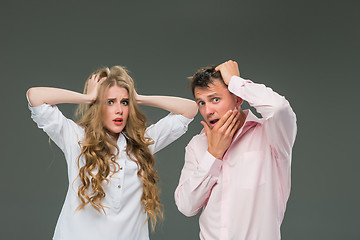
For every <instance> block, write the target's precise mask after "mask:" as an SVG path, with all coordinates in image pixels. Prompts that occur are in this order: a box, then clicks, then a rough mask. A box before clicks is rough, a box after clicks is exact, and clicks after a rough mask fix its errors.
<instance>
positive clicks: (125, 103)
mask: <svg viewBox="0 0 360 240" xmlns="http://www.w3.org/2000/svg"><path fill="white" fill-rule="evenodd" d="M121 104H123V105H125V106H127V105H129V101H128V100H126V101H122V102H121Z"/></svg>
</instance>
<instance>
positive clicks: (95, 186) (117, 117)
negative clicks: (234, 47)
mask: <svg viewBox="0 0 360 240" xmlns="http://www.w3.org/2000/svg"><path fill="white" fill-rule="evenodd" d="M191 88H192V92H193V95H194V97H195V102H194V101H191V100H188V99H183V98H178V97H167V96H143V95H139V94H137V92H136V91H135V88H134V82H133V80H132V78H131V77H130V76H129V75H128V73H127V71H126V69H125V68H123V67H119V66H114V67H112V68H110V69H109V68H102V69H99V70H97V71H95V72H94V73H92V74H91V75H90V77H89V78H88V79H87V81H86V83H85V88H84V93H83V94H81V93H76V92H72V91H68V90H63V89H57V88H44V87H34V88H30V89H29V90H28V92H27V98H28V101H29V108H30V110H31V117H32V119H33V120H34V121H35V122H36V123H37V125H38V127H39V128H42V129H43V130H44V131H45V132H46V133H47V134H48V135H49V136H50V138H51V139H52V140H53V141H54V142H55V143H56V144H57V145H58V146H59V148H60V149H61V150H62V151H63V152H64V154H65V158H66V161H67V166H68V179H69V187H68V192H67V195H66V199H65V202H64V205H63V208H62V211H61V214H60V216H59V219H58V222H57V225H56V229H55V233H54V237H53V239H66V240H69V239H76V240H79V239H87V240H89V239H114V240H120V239H124V240H138V239H140V240H142V239H144V240H145V239H149V233H148V220H149V219H150V223H151V227H152V229H154V228H155V225H156V222H157V220H159V219H160V220H161V219H162V216H163V215H162V214H163V211H162V204H161V202H160V198H159V189H158V187H157V185H156V184H157V183H158V177H157V172H156V170H155V169H154V156H153V154H154V153H156V152H157V151H159V150H161V149H162V148H164V147H166V146H167V145H168V144H170V143H171V142H173V141H175V140H176V139H177V138H179V137H180V136H181V135H183V134H184V133H185V132H186V130H187V126H188V124H189V123H190V122H191V120H192V119H193V118H194V117H195V115H196V114H197V111H198V109H199V111H200V113H201V115H202V116H203V118H204V121H202V122H201V123H202V125H203V126H204V129H203V131H202V132H201V133H200V134H199V135H196V136H194V137H193V139H192V140H191V141H190V143H189V144H188V146H187V147H186V153H185V164H184V168H183V170H182V173H181V177H180V181H179V185H178V187H177V189H176V191H175V201H176V204H177V206H178V208H179V210H180V211H181V212H182V213H183V214H185V215H186V216H193V215H195V214H197V213H198V212H199V211H200V210H201V209H202V213H201V216H200V220H199V221H200V238H201V239H206V240H209V239H243V240H245V239H248V240H250V239H264V240H273V239H280V225H281V222H282V219H283V216H284V212H285V208H286V202H287V199H288V197H289V193H290V166H291V150H292V146H293V144H294V140H295V136H296V117H295V114H294V112H293V111H292V109H291V107H290V105H289V103H288V101H287V100H286V99H285V98H284V97H282V96H280V95H278V94H277V93H275V92H273V91H272V90H271V89H270V88H267V87H265V86H264V85H260V84H255V83H253V82H251V81H249V80H244V79H242V78H240V74H239V69H238V65H237V63H236V62H234V61H227V62H225V63H223V64H220V65H219V66H216V67H206V68H202V69H200V70H198V71H197V72H196V73H195V74H194V75H193V77H192V78H191ZM243 100H245V101H247V102H248V103H249V104H250V105H251V106H253V107H254V108H255V109H256V110H257V111H258V112H259V113H260V114H261V115H262V118H261V119H258V118H257V117H256V116H255V115H254V114H252V112H251V111H249V110H244V111H243V110H242V109H241V104H242V102H243ZM60 103H74V104H79V107H78V113H79V115H80V120H79V121H78V122H76V123H75V122H73V121H72V120H70V119H68V118H66V117H64V116H63V115H62V113H61V112H60V111H59V109H58V108H57V107H56V104H60ZM138 105H147V106H153V107H158V108H162V109H165V110H167V111H169V112H170V114H169V115H167V116H166V117H164V118H163V119H161V120H160V121H158V122H157V123H156V124H153V125H151V126H149V127H146V125H145V124H146V117H145V116H144V114H142V113H141V111H140V110H139V107H138Z"/></svg>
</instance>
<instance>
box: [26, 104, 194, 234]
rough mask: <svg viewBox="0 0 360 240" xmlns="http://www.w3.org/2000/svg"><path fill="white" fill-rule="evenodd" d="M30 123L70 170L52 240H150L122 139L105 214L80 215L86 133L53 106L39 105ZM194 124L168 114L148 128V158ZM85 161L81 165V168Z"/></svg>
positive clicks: (133, 168) (137, 183)
mask: <svg viewBox="0 0 360 240" xmlns="http://www.w3.org/2000/svg"><path fill="white" fill-rule="evenodd" d="M29 109H30V110H31V118H32V119H33V120H34V121H35V122H36V123H37V125H38V127H39V128H41V129H43V130H44V131H45V132H46V133H47V134H48V135H49V137H50V138H51V139H52V140H53V141H54V142H55V143H56V145H57V146H59V148H60V149H61V150H62V151H63V152H64V155H65V158H66V162H67V166H68V180H69V187H68V191H67V194H66V199H65V202H64V205H63V208H62V210H61V213H60V216H59V219H58V222H57V225H56V228H55V233H54V236H53V239H56V240H60V239H61V240H72V239H74V240H81V239H84V240H85V239H86V240H91V239H96V240H99V239H106V240H120V239H123V240H143V239H144V240H146V239H149V233H148V222H147V220H146V219H147V214H146V213H145V211H144V209H143V207H142V205H141V202H140V199H141V196H142V181H141V179H140V178H139V177H138V176H137V170H138V167H137V165H136V163H135V162H134V161H132V160H131V159H130V158H129V157H128V156H127V154H126V152H125V148H126V139H125V137H124V136H123V135H122V134H120V136H119V139H118V141H117V144H118V146H119V150H120V154H119V157H118V159H117V160H116V161H117V162H118V163H119V166H120V171H118V172H117V173H116V174H114V175H113V176H112V177H111V178H109V180H110V181H109V183H108V184H106V183H104V185H103V186H104V191H105V194H106V197H105V198H104V199H103V200H102V205H103V206H106V207H105V211H106V214H104V213H100V212H98V211H96V210H95V209H94V208H93V207H91V206H90V204H88V205H87V206H86V207H85V208H84V209H82V210H76V208H77V207H78V206H79V205H80V203H81V202H80V200H79V198H78V195H77V194H78V187H79V184H80V180H79V178H78V173H79V168H78V166H77V159H78V156H79V155H80V147H79V142H80V141H81V140H83V138H84V134H85V132H84V129H83V128H82V127H80V126H79V125H77V124H76V123H75V122H73V121H72V120H70V119H68V118H66V117H64V115H63V114H62V113H61V112H60V110H59V109H58V108H57V106H51V105H48V104H43V105H41V106H38V107H31V106H29ZM191 121H192V119H188V118H186V117H184V116H182V115H176V114H171V113H170V114H169V115H167V116H166V117H164V118H163V119H161V120H160V121H158V122H157V123H156V124H153V125H151V126H149V127H148V128H147V130H146V135H147V136H148V137H150V138H151V139H153V140H154V144H153V145H150V146H149V148H150V150H151V152H152V153H156V152H157V151H159V150H161V149H162V148H164V147H165V146H167V145H168V144H170V143H171V142H173V141H174V140H176V139H177V138H179V137H180V136H181V135H183V134H184V133H185V132H186V130H187V126H188V124H189V123H190V122H191ZM81 163H84V159H83V158H81V159H80V164H81Z"/></svg>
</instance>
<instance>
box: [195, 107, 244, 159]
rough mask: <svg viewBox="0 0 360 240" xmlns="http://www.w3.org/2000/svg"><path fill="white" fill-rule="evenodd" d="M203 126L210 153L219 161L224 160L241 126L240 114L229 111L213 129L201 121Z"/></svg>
mask: <svg viewBox="0 0 360 240" xmlns="http://www.w3.org/2000/svg"><path fill="white" fill-rule="evenodd" d="M201 124H202V125H203V126H204V128H205V133H206V137H207V140H208V152H209V153H210V154H211V155H213V156H214V157H216V158H217V159H222V158H223V156H224V154H225V152H226V150H227V149H228V148H229V147H230V144H231V142H232V139H233V137H234V134H235V133H236V131H237V130H238V128H239V126H240V113H239V112H238V111H237V110H229V111H228V112H227V113H226V114H225V115H224V116H222V117H221V118H220V120H219V121H218V122H217V123H216V124H215V126H214V127H213V128H212V129H211V128H210V127H209V125H208V124H207V123H206V122H204V121H201Z"/></svg>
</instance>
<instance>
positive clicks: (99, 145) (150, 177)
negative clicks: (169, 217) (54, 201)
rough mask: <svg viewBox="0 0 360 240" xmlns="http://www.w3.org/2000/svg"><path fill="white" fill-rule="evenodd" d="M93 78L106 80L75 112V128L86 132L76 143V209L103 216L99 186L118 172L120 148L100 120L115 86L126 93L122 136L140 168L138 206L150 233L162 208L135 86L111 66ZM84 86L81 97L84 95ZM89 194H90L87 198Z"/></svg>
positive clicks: (149, 142)
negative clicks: (82, 161)
mask: <svg viewBox="0 0 360 240" xmlns="http://www.w3.org/2000/svg"><path fill="white" fill-rule="evenodd" d="M93 74H99V77H100V79H101V78H103V77H106V78H107V79H106V80H105V81H104V82H103V83H102V84H101V86H100V88H99V90H98V97H97V100H96V101H95V102H94V103H92V104H90V105H79V107H78V109H77V112H76V115H77V116H78V117H79V118H80V120H79V121H78V124H79V125H80V126H82V127H84V129H85V138H84V140H83V141H82V142H80V143H79V145H80V148H81V154H80V155H79V157H78V166H79V178H80V180H81V185H80V187H79V190H78V196H79V198H80V200H81V202H82V203H81V204H80V206H79V207H78V209H79V210H80V209H83V208H84V207H85V206H86V205H87V204H89V203H90V204H91V205H92V207H94V208H95V209H96V210H97V211H99V212H101V211H102V212H104V213H105V210H104V206H103V205H102V204H101V201H102V199H103V198H104V197H105V192H104V189H103V187H102V183H103V182H104V181H105V182H109V180H108V177H109V175H110V176H111V175H112V174H114V173H116V172H118V171H119V165H118V163H117V162H116V158H117V156H118V154H119V148H118V146H117V144H116V140H115V139H114V138H111V137H110V136H109V134H108V131H107V130H106V129H105V127H104V126H103V124H102V119H101V118H102V114H101V110H102V108H101V106H103V101H104V99H105V98H104V94H105V93H106V92H107V90H108V89H109V88H110V87H111V86H114V85H117V86H119V87H122V88H125V89H126V90H127V91H128V95H129V105H128V106H129V116H128V120H127V123H126V126H125V128H124V129H123V131H122V133H123V134H125V136H126V141H127V144H126V153H127V155H128V156H129V157H130V159H131V160H133V161H134V162H136V164H137V165H138V168H139V170H138V171H137V175H138V177H139V178H140V179H141V180H142V182H143V194H142V197H141V202H142V205H143V207H144V210H145V212H146V213H147V214H148V218H147V219H150V222H151V226H152V230H154V228H155V225H156V223H157V220H158V218H159V219H160V220H162V218H163V206H162V204H161V202H160V198H159V193H160V189H159V188H158V187H157V186H156V184H157V183H158V181H159V178H158V176H157V171H156V170H155V169H154V164H155V161H154V156H153V154H152V153H151V152H150V150H149V148H148V146H149V145H151V144H153V141H152V139H150V138H147V137H145V135H144V134H145V130H146V125H145V124H146V117H145V115H144V114H143V113H142V112H141V111H140V109H139V107H138V105H137V103H136V100H135V88H134V82H133V80H132V78H131V77H130V76H129V75H128V72H127V70H126V69H125V68H124V67H121V66H114V67H111V68H110V69H109V68H102V69H99V70H97V71H95V72H94V73H93ZM93 74H91V75H90V77H91V76H92V75H93ZM90 77H89V78H90ZM87 82H88V81H86V83H85V87H84V93H87ZM81 157H84V159H85V164H84V165H83V166H80V158H81ZM94 170H96V171H94ZM89 191H90V192H91V193H90V194H88V192H89Z"/></svg>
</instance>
